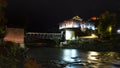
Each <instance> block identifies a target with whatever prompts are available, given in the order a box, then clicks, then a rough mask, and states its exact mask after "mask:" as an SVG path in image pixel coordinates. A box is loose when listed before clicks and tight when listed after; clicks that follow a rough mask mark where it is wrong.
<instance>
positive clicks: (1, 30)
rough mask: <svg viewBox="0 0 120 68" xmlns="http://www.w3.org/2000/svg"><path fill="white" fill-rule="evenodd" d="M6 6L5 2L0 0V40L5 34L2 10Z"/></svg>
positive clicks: (4, 19)
mask: <svg viewBox="0 0 120 68" xmlns="http://www.w3.org/2000/svg"><path fill="white" fill-rule="evenodd" d="M6 6H7V2H6V1H5V0H0V38H3V37H4V33H5V23H6V22H7V20H6V18H5V13H4V11H3V10H4V8H5V7H6Z"/></svg>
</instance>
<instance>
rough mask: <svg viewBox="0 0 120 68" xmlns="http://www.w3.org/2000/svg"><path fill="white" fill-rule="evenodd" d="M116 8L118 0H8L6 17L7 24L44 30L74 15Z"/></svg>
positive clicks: (50, 28)
mask: <svg viewBox="0 0 120 68" xmlns="http://www.w3.org/2000/svg"><path fill="white" fill-rule="evenodd" d="M118 10H120V0H8V6H7V8H6V17H7V19H8V24H9V25H15V26H24V25H27V26H26V28H27V29H28V30H31V31H34V30H36V31H41V32H46V31H51V30H54V29H58V26H57V25H58V23H60V22H63V21H64V20H66V19H70V18H72V17H73V16H76V15H79V16H80V17H81V18H84V19H87V18H89V17H91V16H98V15H100V14H101V13H103V12H105V11H111V12H119V11H118Z"/></svg>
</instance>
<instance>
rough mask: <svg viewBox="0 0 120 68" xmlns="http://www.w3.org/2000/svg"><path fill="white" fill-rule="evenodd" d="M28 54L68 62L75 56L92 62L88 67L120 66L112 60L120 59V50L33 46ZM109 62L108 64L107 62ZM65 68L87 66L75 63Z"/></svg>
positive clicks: (108, 67)
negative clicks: (98, 50) (103, 50)
mask: <svg viewBox="0 0 120 68" xmlns="http://www.w3.org/2000/svg"><path fill="white" fill-rule="evenodd" d="M28 54H29V55H30V56H31V57H33V58H37V59H40V60H62V61H66V62H75V61H76V60H75V59H73V58H74V57H78V58H80V59H81V60H85V61H88V62H91V65H89V67H88V66H87V68H90V67H93V68H119V67H116V66H113V64H111V63H112V62H114V61H116V60H120V53H118V52H97V51H86V52H84V51H81V50H80V49H62V48H60V49H59V48H31V49H30V50H29V51H28ZM92 63H95V64H92ZM106 63H107V64H106ZM65 68H85V67H84V66H81V65H76V64H73V65H72V66H66V67H65Z"/></svg>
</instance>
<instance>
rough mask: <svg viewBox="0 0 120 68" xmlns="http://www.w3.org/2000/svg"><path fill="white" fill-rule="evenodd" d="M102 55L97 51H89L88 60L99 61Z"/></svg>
mask: <svg viewBox="0 0 120 68" xmlns="http://www.w3.org/2000/svg"><path fill="white" fill-rule="evenodd" d="M99 55H100V53H98V52H95V51H89V52H88V60H98V57H99Z"/></svg>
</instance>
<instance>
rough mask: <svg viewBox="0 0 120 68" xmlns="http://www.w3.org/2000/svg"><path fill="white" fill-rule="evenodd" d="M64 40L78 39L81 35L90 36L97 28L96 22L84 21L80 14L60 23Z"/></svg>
mask: <svg viewBox="0 0 120 68" xmlns="http://www.w3.org/2000/svg"><path fill="white" fill-rule="evenodd" d="M59 29H60V30H61V34H62V38H64V40H76V39H78V38H79V37H80V36H89V35H91V34H92V33H94V31H95V30H96V28H95V25H94V23H92V22H88V21H83V20H82V19H81V18H80V17H79V16H75V17H73V18H72V19H69V20H66V21H64V22H62V23H60V24H59Z"/></svg>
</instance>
